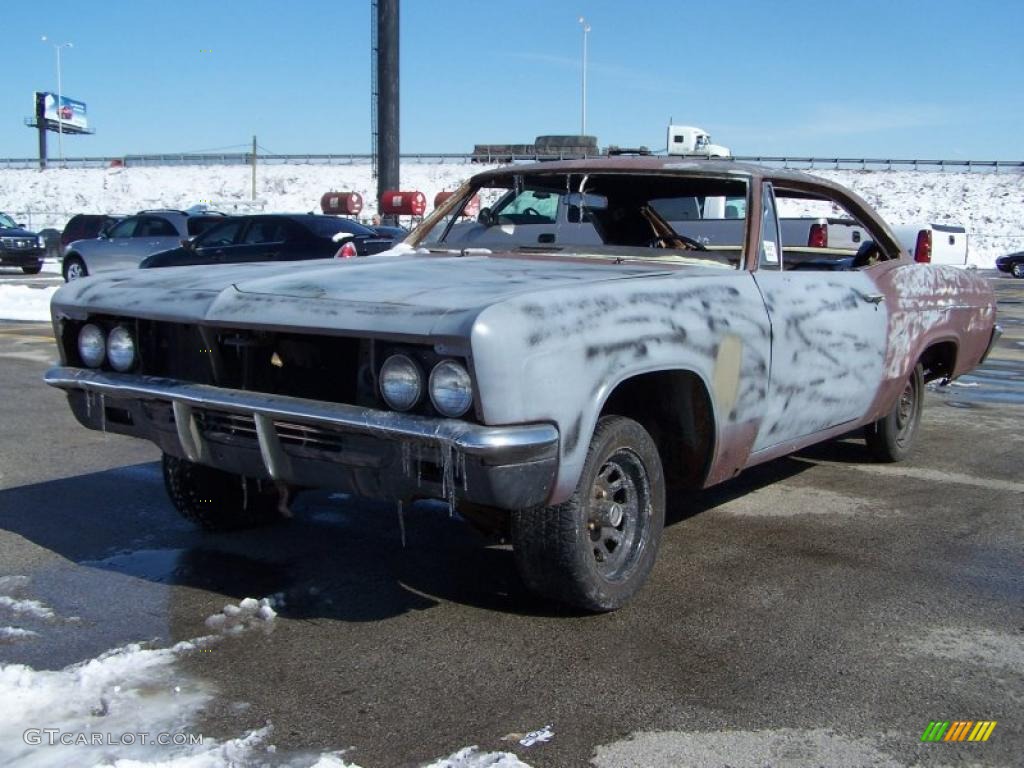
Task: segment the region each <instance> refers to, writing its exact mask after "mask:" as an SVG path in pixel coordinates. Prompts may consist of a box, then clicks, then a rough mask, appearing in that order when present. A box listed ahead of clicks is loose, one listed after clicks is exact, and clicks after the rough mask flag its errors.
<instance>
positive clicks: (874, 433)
mask: <svg viewBox="0 0 1024 768" xmlns="http://www.w3.org/2000/svg"><path fill="white" fill-rule="evenodd" d="M923 407H924V368H923V367H922V366H921V365H920V364H918V365H917V366H915V368H914V370H913V372H911V374H910V377H909V378H908V379H907V381H906V382H905V383H904V386H903V391H902V392H901V393H900V396H899V398H898V399H897V400H896V404H895V405H894V406H893V409H892V410H891V411H890V412H889V413H888V414H886V415H885V416H883V417H882V418H881V419H879V420H878V421H876V422H875V423H873V424H869V425H868V426H866V427H865V428H864V439H865V440H866V441H867V444H868V449H869V450H870V451H871V453H872V455H874V457H875V458H876V459H877V460H878V461H886V462H893V461H903V459H905V458H906V457H907V456H908V455H909V454H910V451H911V449H912V448H913V446H914V439H915V438H916V437H917V432H918V428H919V426H920V424H921V410H922V409H923Z"/></svg>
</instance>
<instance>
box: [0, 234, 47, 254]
mask: <svg viewBox="0 0 1024 768" xmlns="http://www.w3.org/2000/svg"><path fill="white" fill-rule="evenodd" d="M0 245H3V247H4V248H7V249H9V250H19V251H20V250H25V249H26V248H35V247H36V246H37V245H38V241H37V240H36V239H35V238H32V237H2V238H0Z"/></svg>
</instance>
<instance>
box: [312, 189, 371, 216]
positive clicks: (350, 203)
mask: <svg viewBox="0 0 1024 768" xmlns="http://www.w3.org/2000/svg"><path fill="white" fill-rule="evenodd" d="M320 210H321V211H323V212H324V213H328V214H333V215H335V216H358V215H359V212H360V211H361V210H363V196H362V195H360V194H359V193H358V192H325V193H324V196H323V197H321V198H320Z"/></svg>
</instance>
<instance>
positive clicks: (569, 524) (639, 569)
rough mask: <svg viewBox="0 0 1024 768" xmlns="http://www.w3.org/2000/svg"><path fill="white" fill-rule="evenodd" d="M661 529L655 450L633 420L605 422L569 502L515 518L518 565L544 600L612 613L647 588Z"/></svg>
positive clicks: (661, 492) (661, 483)
mask: <svg viewBox="0 0 1024 768" xmlns="http://www.w3.org/2000/svg"><path fill="white" fill-rule="evenodd" d="M664 525H665V477H664V474H663V472H662V465H661V458H660V456H659V455H658V449H657V446H656V445H655V444H654V441H653V440H652V439H651V436H650V435H649V434H648V433H647V430H645V429H644V428H643V427H642V426H640V424H638V423H637V422H635V421H633V420H632V419H627V418H625V417H622V416H605V417H603V418H602V419H601V420H600V421H599V422H598V424H597V429H595V430H594V437H593V439H592V440H591V441H590V449H589V450H588V452H587V459H586V463H585V464H584V467H583V472H582V473H581V475H580V480H579V485H578V486H577V487H576V491H575V493H573V495H572V497H571V498H570V499H569V500H568V501H566V502H564V503H562V504H558V505H556V506H551V507H536V508H533V509H525V510H521V511H518V512H515V513H513V515H512V545H513V549H514V552H515V560H516V566H517V567H518V569H519V573H520V575H521V576H522V578H523V581H524V582H525V583H526V584H527V586H528V587H529V588H530V589H531V590H533V591H534V592H537V593H538V594H540V595H542V596H544V597H547V598H551V599H553V600H557V601H559V602H562V603H566V604H568V605H571V606H574V607H576V608H582V609H584V610H587V611H594V612H602V611H614V610H616V609H618V608H621V607H622V606H623V605H625V603H626V602H627V601H628V600H629V599H630V598H631V597H632V596H633V595H634V594H635V593H636V592H637V590H639V589H640V587H641V586H642V585H643V583H644V582H645V581H646V579H647V576H648V574H649V573H650V571H651V568H652V567H653V565H654V560H655V557H656V555H657V552H658V542H659V540H660V538H661V531H662V528H663V527H664Z"/></svg>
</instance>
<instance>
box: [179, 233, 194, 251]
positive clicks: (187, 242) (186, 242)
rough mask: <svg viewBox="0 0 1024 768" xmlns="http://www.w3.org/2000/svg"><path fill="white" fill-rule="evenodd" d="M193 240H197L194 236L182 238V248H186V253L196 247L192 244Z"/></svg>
mask: <svg viewBox="0 0 1024 768" xmlns="http://www.w3.org/2000/svg"><path fill="white" fill-rule="evenodd" d="M193 240H195V237H194V236H193V237H183V238H181V247H182V248H184V249H185V250H186V251H191V250H192V249H193V247H194V245H193V243H192V241H193Z"/></svg>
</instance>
